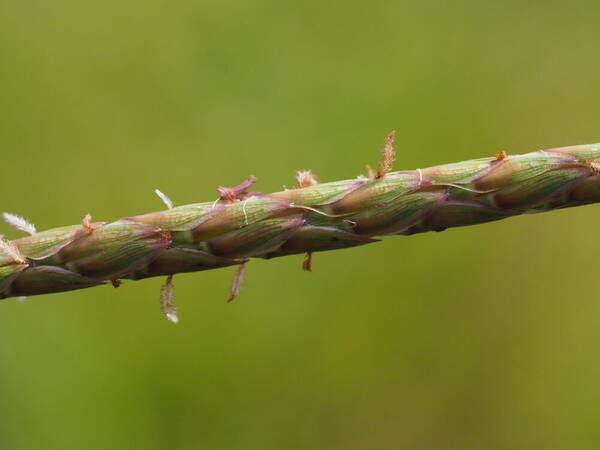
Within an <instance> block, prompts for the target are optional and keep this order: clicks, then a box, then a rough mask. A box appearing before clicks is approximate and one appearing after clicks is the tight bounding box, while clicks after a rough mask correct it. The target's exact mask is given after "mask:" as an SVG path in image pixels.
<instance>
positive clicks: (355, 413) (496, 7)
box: [0, 0, 600, 450]
mask: <svg viewBox="0 0 600 450" xmlns="http://www.w3.org/2000/svg"><path fill="white" fill-rule="evenodd" d="M599 14H600V6H599V3H598V2H592V1H570V2H565V1H560V2H559V1H533V2H522V1H512V2H510V1H498V2H492V1H483V2H482V1H472V2H468V1H459V2H434V1H421V2H393V1H379V0H375V1H370V2H358V1H348V2H333V1H313V0H310V1H306V0H304V1H263V0H254V1H248V2H239V1H214V0H213V1H210V0H209V1H197V2H194V1H143V2H142V1H129V2H128V1H125V2H123V1H108V2H81V1H64V0H54V1H46V0H44V1H16V0H12V1H8V0H4V1H2V2H1V3H0V152H1V157H0V168H1V172H2V176H1V177H0V192H1V193H2V198H1V204H0V209H1V210H2V211H10V212H15V213H19V214H23V215H24V216H26V217H28V218H30V219H31V220H32V221H33V222H34V223H36V225H37V226H38V228H39V229H45V228H51V227H54V226H58V225H66V224H72V223H77V222H78V221H79V220H80V219H81V217H82V216H83V215H84V214H85V213H87V212H91V213H92V214H93V216H94V218H95V219H97V220H115V219H117V218H119V217H122V216H127V215H133V214H139V213H143V212H147V211H152V210H157V209H161V207H162V204H161V203H160V200H159V199H158V198H156V197H155V195H154V194H153V192H152V191H153V190H154V189H155V188H160V189H161V190H163V191H164V192H166V193H168V194H169V195H170V196H171V197H172V198H173V200H174V201H175V202H176V203H177V204H185V203H191V202H197V201H209V200H211V199H213V198H216V193H215V190H214V189H215V187H216V186H217V185H234V184H237V183H238V182H240V181H241V180H242V179H244V178H245V177H247V176H248V175H249V174H255V175H256V176H257V177H258V178H259V182H258V184H257V189H258V190H260V191H263V192H270V191H273V190H280V189H281V188H282V186H284V185H285V186H290V185H292V184H293V182H294V181H293V175H294V171H295V170H296V169H303V168H311V169H313V170H314V171H315V172H316V173H317V174H318V175H319V176H320V178H321V179H322V180H329V181H331V180H337V179H344V178H352V177H354V176H356V175H358V174H359V173H361V172H363V171H364V164H365V163H371V164H375V163H376V162H377V160H378V151H379V149H380V148H381V146H382V143H383V139H384V137H385V135H386V134H387V133H388V132H389V131H390V130H392V129H396V130H397V131H398V137H397V147H398V152H399V154H398V161H397V164H396V167H397V168H399V169H400V168H404V169H409V168H416V167H426V166H429V165H435V164H439V163H444V162H453V161H459V160H463V159H470V158H475V157H481V156H491V155H493V154H495V153H497V152H499V151H501V150H506V151H507V152H508V153H522V152H526V151H532V150H537V149H540V148H549V147H553V146H554V147H555V146H562V145H572V144H579V143H591V142H594V141H599V140H600V135H599V133H600V129H599V127H598V105H599V104H600V101H599V100H600V83H599V78H600V58H599V57H598V48H599V44H600V27H599V26H598V19H599ZM599 219H600V208H599V207H598V206H587V207H581V208H574V209H568V210H562V211H558V212H553V213H548V214H540V215H535V216H527V217H520V218H515V219H508V220H506V221H501V222H497V223H490V224H486V225H480V226H475V227H467V228H461V229H454V230H449V231H447V232H444V233H435V234H434V233H431V234H423V235H416V236H411V237H394V238H388V239H386V240H385V241H384V242H383V243H379V244H374V245H370V246H365V247H360V248H355V249H349V250H341V251H337V252H329V253H323V254H317V255H315V258H314V272H313V273H311V274H308V273H303V272H301V270H300V266H301V261H302V257H301V256H294V257H288V258H282V259H278V260H273V261H253V262H252V263H251V264H250V265H249V266H248V276H247V282H246V284H245V285H244V288H243V291H242V294H241V296H240V298H239V299H238V300H236V301H235V302H234V303H232V304H225V299H226V298H227V295H228V289H229V284H230V280H231V277H232V274H233V271H234V269H232V268H226V269H221V270H215V271H210V272H204V273H197V274H187V275H180V276H177V277H175V283H176V288H177V295H178V297H177V298H178V305H179V308H180V315H181V319H182V320H181V323H180V324H179V325H178V326H173V325H172V324H170V323H168V322H167V321H166V320H165V319H164V318H163V317H162V315H161V314H160V311H159V307H158V295H159V289H160V285H161V283H162V280H160V279H151V280H146V281H143V282H125V283H124V285H123V286H122V287H121V288H120V289H119V290H114V289H112V288H111V287H100V288H95V289H89V290H84V291H78V292H71V293H64V294H53V295H46V296H40V297H33V298H29V299H27V300H26V301H25V302H21V303H20V302H16V301H15V300H14V299H9V300H5V301H3V302H1V303H0V448H1V449H3V450H4V449H7V450H13V449H14V450H20V449H60V450H70V449H92V450H94V449H118V450H120V449H123V450H129V449H147V450H153V449H169V450H170V449H177V450H179V449H210V450H218V449H227V450H238V449H239V450H254V449H256V450H271V449H274V450H275V449H277V450H279V449H286V450H287V449H303V450H304V449H311V450H312V449H328V450H329V449H334V450H337V449H339V450H366V449H369V450H370V449H377V450H387V449H410V450H420V449H423V450H431V449H450V450H454V449H456V450H471V449H473V450H479V449H491V450H494V449H507V450H508V449H510V450H516V449H527V450H532V449H544V450H547V449H565V450H566V449H569V450H571V449H577V450H581V449H596V448H598V442H599V440H600V427H599V426H598V423H599V420H600V383H599V379H600V356H599V353H600V352H599V351H598V347H599V344H600V326H598V324H599V323H600V318H599V316H600V302H599V295H598V279H597V275H598V256H597V255H598V239H597V238H598V220H599ZM0 232H2V233H5V234H6V235H7V236H9V237H10V238H14V237H18V236H19V235H20V234H19V233H18V232H17V231H15V230H12V229H10V227H9V226H8V225H1V226H0Z"/></svg>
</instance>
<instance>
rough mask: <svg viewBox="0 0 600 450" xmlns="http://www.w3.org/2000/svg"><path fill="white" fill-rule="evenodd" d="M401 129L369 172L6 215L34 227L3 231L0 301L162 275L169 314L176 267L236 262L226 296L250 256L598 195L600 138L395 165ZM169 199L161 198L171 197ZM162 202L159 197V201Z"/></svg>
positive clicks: (324, 246)
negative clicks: (117, 215) (97, 210)
mask: <svg viewBox="0 0 600 450" xmlns="http://www.w3.org/2000/svg"><path fill="white" fill-rule="evenodd" d="M393 139H394V134H393V133H390V135H389V136H388V138H387V139H386V144H385V148H384V150H383V152H382V153H383V155H382V161H381V164H380V166H379V171H378V172H377V173H371V176H370V179H369V178H366V177H358V178H354V179H350V180H342V181H335V182H331V183H318V182H317V179H316V177H314V175H312V173H311V172H309V171H304V172H300V173H299V174H298V185H299V186H298V187H297V188H295V189H290V190H285V191H282V192H275V193H272V194H259V193H254V192H248V189H249V188H250V187H251V186H252V184H253V183H254V182H255V181H256V178H255V177H250V178H249V179H248V180H246V181H245V182H244V183H242V184H240V185H239V186H236V187H234V188H224V187H220V188H219V195H220V196H219V199H218V200H217V201H212V202H207V203H196V204H191V205H184V206H179V207H173V208H171V207H170V206H172V205H170V204H169V202H167V206H169V207H170V208H169V209H167V210H163V211H160V212H155V213H150V214H144V215H138V216H133V217H128V218H125V219H121V220H119V221H117V222H113V223H108V224H106V223H102V222H92V219H91V217H90V216H89V215H86V217H84V219H83V220H82V222H81V223H80V224H77V225H73V226H68V227H61V228H55V229H51V230H47V231H43V232H39V233H37V232H35V227H33V225H31V224H30V223H29V222H27V221H26V220H25V219H23V218H21V217H19V216H14V215H12V214H5V215H4V217H5V220H7V222H9V223H10V224H12V225H13V226H16V227H17V228H19V229H21V230H24V231H27V232H29V233H33V234H32V235H31V236H25V237H22V238H20V239H16V240H13V241H6V240H4V239H0V298H5V297H11V296H17V297H18V296H28V295H37V294H44V293H50V292H61V291H69V290H73V289H82V288H87V287H92V286H98V285H101V284H107V283H109V282H110V283H112V284H114V285H117V284H118V283H119V281H118V280H119V279H123V278H125V279H133V280H137V279H143V278H148V277H154V276H161V275H166V276H168V277H169V278H167V283H166V284H165V287H164V289H163V296H162V298H163V299H164V307H165V308H166V309H167V310H169V311H167V312H169V314H171V318H170V319H171V320H172V319H173V317H176V316H174V315H172V313H173V311H170V308H171V307H173V308H174V303H173V298H174V294H173V285H172V278H170V277H171V276H172V275H173V274H176V273H182V272H196V271H201V270H208V269H215V268H219V267H226V266H230V265H238V266H239V267H238V268H237V270H236V275H235V277H234V280H233V283H232V286H231V295H230V298H229V300H230V301H231V300H232V299H234V298H235V297H236V296H237V295H238V293H239V290H240V286H241V284H242V280H243V278H244V273H245V263H246V261H247V259H248V258H250V257H257V258H266V259H268V258H274V257H279V256H284V255H290V254H305V255H306V257H305V259H304V262H303V268H304V269H305V270H308V269H310V268H311V258H312V253H314V252H317V251H327V250H336V249H342V248H350V247H354V246H359V245H364V244H368V243H371V242H376V241H377V239H375V238H376V237H379V236H384V235H390V234H403V235H410V234H414V233H422V232H426V231H441V230H444V229H446V228H450V227H458V226H464V225H472V224H478V223H484V222H489V221H492V220H499V219H503V218H506V217H511V216H516V215H521V214H525V213H532V212H543V211H548V210H552V209H559V208H566V207H571V206H578V205H584V204H588V203H598V202H600V144H593V145H580V146H575V147H563V148H555V149H549V150H540V151H537V152H532V153H528V154H524V155H510V156H508V155H506V154H505V153H502V152H501V153H499V154H498V155H496V156H495V157H486V158H480V159H475V160H471V161H463V162H459V163H452V164H445V165H439V166H435V167H430V168H423V169H416V170H405V171H399V172H390V170H391V168H392V163H393V160H394V151H393V145H392V144H393ZM165 197H166V196H165ZM161 198H162V197H161Z"/></svg>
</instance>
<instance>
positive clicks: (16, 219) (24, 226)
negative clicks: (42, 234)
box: [2, 212, 37, 234]
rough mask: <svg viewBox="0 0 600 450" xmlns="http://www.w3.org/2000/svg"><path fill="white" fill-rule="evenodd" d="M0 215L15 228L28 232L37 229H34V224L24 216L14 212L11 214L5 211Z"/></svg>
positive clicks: (34, 231) (33, 232)
mask: <svg viewBox="0 0 600 450" xmlns="http://www.w3.org/2000/svg"><path fill="white" fill-rule="evenodd" d="M2 216H3V217H4V220H5V221H6V223H8V224H9V225H12V226H13V227H15V228H16V229H17V230H21V231H24V232H25V233H29V234H35V233H37V230H36V229H35V225H33V224H32V223H30V222H29V221H28V220H27V219H25V218H24V217H21V216H17V215H16V214H11V213H7V212H5V213H4V214H2Z"/></svg>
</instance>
